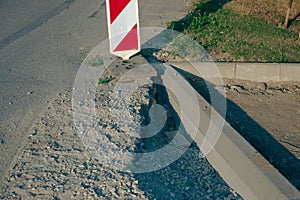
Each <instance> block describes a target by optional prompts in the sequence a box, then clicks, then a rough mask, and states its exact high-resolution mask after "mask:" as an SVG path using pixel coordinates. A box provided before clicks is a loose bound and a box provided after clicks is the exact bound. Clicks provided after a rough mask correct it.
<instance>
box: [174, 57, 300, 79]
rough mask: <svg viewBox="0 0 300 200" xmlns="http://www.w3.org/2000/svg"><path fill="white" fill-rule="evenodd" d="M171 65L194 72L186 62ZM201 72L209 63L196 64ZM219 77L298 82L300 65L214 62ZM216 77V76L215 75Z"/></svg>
mask: <svg viewBox="0 0 300 200" xmlns="http://www.w3.org/2000/svg"><path fill="white" fill-rule="evenodd" d="M171 64H172V65H174V66H176V67H179V68H184V69H185V70H188V71H191V72H195V69H193V66H192V65H191V64H189V63H187V62H172V63H171ZM195 64H196V65H197V66H200V67H201V70H205V69H206V68H209V65H211V64H213V63H210V62H197V63H195ZM214 64H215V65H216V66H217V67H218V69H219V71H220V75H221V77H224V78H232V79H243V80H249V81H261V82H264V81H272V82H277V81H300V63H234V62H215V63H214ZM215 76H216V77H217V76H218V75H217V74H216V75H215Z"/></svg>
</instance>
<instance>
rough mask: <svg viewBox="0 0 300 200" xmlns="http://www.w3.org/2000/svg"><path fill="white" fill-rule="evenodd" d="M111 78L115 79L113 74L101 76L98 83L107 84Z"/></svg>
mask: <svg viewBox="0 0 300 200" xmlns="http://www.w3.org/2000/svg"><path fill="white" fill-rule="evenodd" d="M111 80H113V77H112V76H109V77H100V78H99V79H98V84H99V85H105V84H108V83H109V82H110V81H111Z"/></svg>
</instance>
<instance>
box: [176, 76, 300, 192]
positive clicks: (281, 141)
mask: <svg viewBox="0 0 300 200" xmlns="http://www.w3.org/2000/svg"><path fill="white" fill-rule="evenodd" d="M181 73H182V74H184V76H185V77H186V78H187V79H188V81H189V82H190V84H191V85H192V86H193V87H194V88H195V89H196V90H197V91H198V92H199V94H201V95H202V96H203V97H204V98H205V99H206V100H207V101H208V102H210V95H209V92H208V90H207V85H206V84H209V83H205V81H204V80H203V79H201V78H199V77H197V76H194V75H192V74H189V73H187V72H183V71H181ZM224 83H225V84H224V85H221V86H214V87H215V89H216V91H220V90H225V93H226V99H227V113H226V116H224V117H225V118H226V121H227V122H228V123H229V124H230V125H231V126H232V127H233V128H234V129H236V130H237V131H238V132H239V133H240V134H241V135H242V136H243V137H244V138H245V139H246V140H247V141H248V142H249V143H250V144H251V145H252V146H253V147H254V148H255V149H256V150H257V151H258V152H259V153H260V154H261V155H262V156H263V157H265V158H266V159H267V160H268V161H269V162H270V163H271V164H272V165H273V166H274V167H275V168H276V169H277V170H279V172H280V173H281V174H283V175H284V176H285V177H286V178H287V179H288V180H289V181H290V182H291V183H292V184H293V185H294V186H295V187H297V188H298V189H299V188H300V159H299V158H300V132H299V130H300V92H299V89H300V83H299V82H285V83H257V82H251V81H244V80H231V79H225V80H224ZM219 98H224V96H222V95H221V94H220V95H219Z"/></svg>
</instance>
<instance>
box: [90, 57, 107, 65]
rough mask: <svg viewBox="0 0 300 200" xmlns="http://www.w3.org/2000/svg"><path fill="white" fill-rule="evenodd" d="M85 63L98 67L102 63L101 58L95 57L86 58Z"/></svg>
mask: <svg viewBox="0 0 300 200" xmlns="http://www.w3.org/2000/svg"><path fill="white" fill-rule="evenodd" d="M87 64H88V65H89V66H92V67H98V66H100V65H103V59H102V58H99V57H96V58H94V59H91V60H88V61H87Z"/></svg>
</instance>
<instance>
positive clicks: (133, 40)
mask: <svg viewBox="0 0 300 200" xmlns="http://www.w3.org/2000/svg"><path fill="white" fill-rule="evenodd" d="M138 49H139V44H138V30H137V24H135V25H134V26H133V28H132V29H131V30H130V31H129V33H128V34H127V35H126V36H125V37H124V38H123V40H122V41H121V42H120V44H119V45H118V46H117V47H116V48H115V50H114V51H124V50H138Z"/></svg>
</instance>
